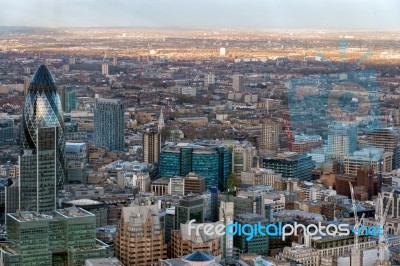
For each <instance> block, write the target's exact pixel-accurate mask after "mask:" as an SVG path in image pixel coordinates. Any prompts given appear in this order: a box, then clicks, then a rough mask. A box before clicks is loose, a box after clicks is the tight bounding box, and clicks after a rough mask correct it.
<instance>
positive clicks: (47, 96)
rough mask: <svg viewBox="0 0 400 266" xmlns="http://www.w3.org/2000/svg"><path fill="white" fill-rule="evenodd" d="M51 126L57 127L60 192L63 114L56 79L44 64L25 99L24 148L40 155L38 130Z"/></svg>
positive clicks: (62, 180) (62, 154)
mask: <svg viewBox="0 0 400 266" xmlns="http://www.w3.org/2000/svg"><path fill="white" fill-rule="evenodd" d="M49 126H50V127H56V128H57V142H56V146H57V147H56V154H57V159H56V160H57V183H58V188H59V189H60V188H61V187H62V186H63V182H64V177H65V154H64V149H65V140H64V119H63V112H62V106H61V101H60V96H59V94H58V91H57V87H56V85H55V82H54V79H53V77H52V76H51V73H50V71H49V69H48V68H47V67H46V66H44V65H41V66H40V67H39V68H38V69H37V71H36V73H35V75H34V77H33V79H32V82H31V84H30V86H29V89H28V92H27V94H26V96H25V106H24V110H23V116H22V137H21V141H22V149H24V150H32V151H33V152H37V151H38V150H37V145H38V143H37V136H36V134H37V129H38V128H39V127H49Z"/></svg>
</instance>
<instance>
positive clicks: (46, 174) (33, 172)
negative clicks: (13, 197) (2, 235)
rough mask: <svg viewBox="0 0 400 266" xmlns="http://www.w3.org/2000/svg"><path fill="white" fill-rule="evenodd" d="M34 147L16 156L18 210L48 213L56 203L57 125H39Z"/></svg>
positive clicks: (53, 208) (54, 207)
mask: <svg viewBox="0 0 400 266" xmlns="http://www.w3.org/2000/svg"><path fill="white" fill-rule="evenodd" d="M35 135H36V136H37V140H36V147H37V148H36V150H34V151H32V150H25V151H24V154H23V155H22V156H20V157H19V166H20V173H19V179H20V186H19V189H20V190H19V197H20V198H19V209H20V210H24V211H35V212H50V211H52V210H55V209H56V207H57V205H56V203H57V178H56V173H57V163H56V161H57V157H56V155H57V150H56V139H57V128H56V127H41V128H38V130H37V133H36V134H35Z"/></svg>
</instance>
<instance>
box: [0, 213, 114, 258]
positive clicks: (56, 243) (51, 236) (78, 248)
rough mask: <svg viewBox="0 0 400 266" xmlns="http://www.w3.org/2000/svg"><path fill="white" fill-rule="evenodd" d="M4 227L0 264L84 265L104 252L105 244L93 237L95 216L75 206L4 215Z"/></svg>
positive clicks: (100, 256) (103, 256)
mask: <svg viewBox="0 0 400 266" xmlns="http://www.w3.org/2000/svg"><path fill="white" fill-rule="evenodd" d="M7 230H8V241H9V242H8V243H7V246H6V248H5V249H3V251H2V252H3V258H4V265H13V266H14V265H15V266H19V265H21V266H24V265H84V264H85V260H86V259H88V258H105V257H107V255H108V246H107V245H105V244H104V243H101V242H99V241H98V240H96V218H95V215H94V214H92V213H89V212H87V211H85V210H83V209H79V208H75V207H72V208H66V209H60V210H56V211H53V213H52V215H42V214H38V213H34V212H20V213H13V214H8V215H7Z"/></svg>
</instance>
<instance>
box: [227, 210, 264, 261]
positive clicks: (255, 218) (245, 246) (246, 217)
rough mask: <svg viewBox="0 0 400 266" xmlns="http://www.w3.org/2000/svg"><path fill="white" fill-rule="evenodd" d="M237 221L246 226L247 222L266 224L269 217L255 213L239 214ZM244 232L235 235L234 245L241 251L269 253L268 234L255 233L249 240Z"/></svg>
mask: <svg viewBox="0 0 400 266" xmlns="http://www.w3.org/2000/svg"><path fill="white" fill-rule="evenodd" d="M235 222H237V223H238V224H240V225H242V226H244V225H245V224H250V225H254V224H258V223H259V222H260V223H261V224H265V223H266V222H267V219H266V218H264V216H262V215H259V214H254V213H245V214H239V215H237V216H236V218H235ZM246 238H247V237H246V236H245V235H243V234H236V235H234V236H233V246H234V247H235V248H236V249H238V250H239V251H240V252H241V253H255V254H259V255H267V254H268V244H269V241H268V240H269V239H268V236H262V235H260V234H258V235H255V236H254V237H253V238H252V239H251V240H247V239H246Z"/></svg>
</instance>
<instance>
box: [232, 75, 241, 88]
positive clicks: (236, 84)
mask: <svg viewBox="0 0 400 266" xmlns="http://www.w3.org/2000/svg"><path fill="white" fill-rule="evenodd" d="M232 88H233V90H234V91H237V92H241V91H243V75H233V77H232Z"/></svg>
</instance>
